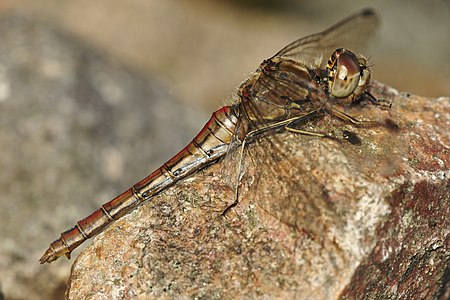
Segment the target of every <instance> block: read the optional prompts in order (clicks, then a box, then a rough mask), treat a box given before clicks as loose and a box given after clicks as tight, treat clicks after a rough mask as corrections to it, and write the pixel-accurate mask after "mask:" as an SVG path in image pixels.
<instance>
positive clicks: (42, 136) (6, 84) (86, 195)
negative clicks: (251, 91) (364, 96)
mask: <svg viewBox="0 0 450 300" xmlns="http://www.w3.org/2000/svg"><path fill="white" fill-rule="evenodd" d="M364 7H374V8H375V9H376V10H377V12H378V13H379V14H380V16H381V18H382V28H381V32H380V35H379V38H378V40H377V41H376V44H375V45H376V47H375V48H374V49H373V50H372V52H371V53H372V56H371V58H370V62H371V64H373V65H374V67H373V78H375V79H376V80H378V81H381V82H383V83H385V84H387V85H390V86H393V87H394V88H397V89H398V90H400V91H407V92H410V93H413V94H418V95H423V96H429V97H436V96H445V95H446V96H448V95H450V59H449V58H450V43H449V36H450V3H449V1H443V0H440V1H438V0H431V1H395V2H394V1H387V0H383V1H376V3H372V2H371V1H358V2H355V1H345V0H343V1H339V2H338V3H337V2H336V1H331V0H329V1H325V0H324V1H314V3H312V1H293V0H283V1H280V0H278V1H275V0H274V1H270V0H259V1H257V0H243V1H238V0H235V1H226V2H225V1H220V2H219V1H207V0H190V1H181V0H178V1H175V0H166V1H156V0H153V1H149V0H128V1H112V0H97V1H87V0H72V1H52V0H42V1H39V2H38V1H32V0H23V1H20V0H19V1H18V0H15V1H12V0H11V1H8V0H3V1H1V2H0V126H1V127H0V168H1V172H0V187H1V193H0V299H2V297H4V298H5V299H61V298H62V297H63V293H64V290H65V288H66V282H67V279H68V276H69V274H70V266H71V263H72V262H73V260H71V261H68V260H67V259H65V258H62V259H60V261H57V262H55V263H53V264H51V265H43V266H41V265H39V263H38V259H39V257H40V256H41V255H42V253H43V252H44V251H45V249H46V247H47V246H48V244H49V243H50V242H51V241H53V240H54V239H56V238H57V237H58V236H59V233H60V232H61V231H63V230H66V229H68V228H69V227H71V226H73V224H75V222H76V221H77V220H78V219H80V218H82V217H84V216H86V215H87V214H89V213H90V212H91V211H92V210H94V209H96V208H97V207H98V206H99V205H100V204H102V203H104V202H106V201H108V200H110V199H111V198H113V197H114V196H115V195H117V194H118V193H120V192H121V191H123V190H125V189H126V188H128V187H129V186H130V185H132V184H133V183H135V182H137V181H139V180H140V179H142V178H143V177H145V176H146V175H147V174H149V173H150V172H151V171H153V169H155V168H157V167H158V166H159V165H160V164H161V163H163V162H164V161H165V160H167V159H168V158H170V157H171V156H172V155H173V154H175V153H176V152H177V151H178V150H180V149H181V148H182V147H183V146H184V145H185V144H186V143H187V142H189V141H190V139H191V138H192V137H193V136H194V135H195V134H196V133H197V131H198V130H199V129H200V128H201V127H202V125H203V124H204V123H205V122H206V121H207V120H208V118H209V116H210V114H211V113H212V112H213V111H214V110H216V109H217V108H219V107H221V106H223V105H224V104H226V103H227V100H230V99H231V98H232V97H233V93H234V91H235V90H236V88H237V87H238V86H239V84H240V83H241V82H242V81H243V80H244V79H246V78H247V76H248V75H249V74H250V73H251V72H253V71H254V70H255V69H256V68H257V67H258V65H259V63H260V62H261V61H262V60H263V59H265V58H267V57H270V56H271V55H273V54H274V53H275V52H277V51H278V50H279V49H281V48H282V47H283V46H285V45H286V44H288V43H290V42H291V41H293V40H295V39H297V38H299V37H302V36H304V35H307V34H311V33H315V32H319V31H321V30H323V29H325V28H327V27H328V26H330V25H332V24H334V23H335V22H337V21H339V20H340V19H342V18H344V17H346V16H348V15H349V14H351V13H354V12H356V11H358V10H360V9H362V8H364ZM78 253H79V252H77V251H75V253H74V256H76V255H77V254H78Z"/></svg>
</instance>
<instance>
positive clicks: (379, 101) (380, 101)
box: [364, 91, 392, 108]
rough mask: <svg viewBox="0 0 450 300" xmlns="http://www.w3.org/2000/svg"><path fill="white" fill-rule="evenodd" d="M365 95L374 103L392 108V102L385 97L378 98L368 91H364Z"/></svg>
mask: <svg viewBox="0 0 450 300" xmlns="http://www.w3.org/2000/svg"><path fill="white" fill-rule="evenodd" d="M364 96H366V97H368V98H369V100H370V102H372V103H373V104H374V105H377V106H381V107H385V108H391V107H392V102H391V101H389V100H385V99H378V98H376V97H375V96H374V95H372V94H371V93H369V92H368V91H365V92H364Z"/></svg>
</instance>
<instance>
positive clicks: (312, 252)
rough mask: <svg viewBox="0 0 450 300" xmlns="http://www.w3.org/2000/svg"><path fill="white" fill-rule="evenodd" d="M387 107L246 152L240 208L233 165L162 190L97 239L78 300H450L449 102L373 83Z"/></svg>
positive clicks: (83, 260) (79, 276)
mask: <svg viewBox="0 0 450 300" xmlns="http://www.w3.org/2000/svg"><path fill="white" fill-rule="evenodd" d="M372 92H373V93H374V95H375V96H377V97H379V98H385V99H389V100H391V101H392V102H393V106H392V108H391V109H390V110H385V109H381V108H380V107H376V106H373V105H371V104H370V103H366V102H362V103H360V104H357V105H353V106H351V107H346V108H345V109H346V111H347V112H348V113H349V114H351V115H353V116H358V118H361V119H372V120H373V119H375V120H378V121H380V122H382V123H383V124H384V125H383V126H376V127H371V128H358V127H356V126H352V125H349V124H344V123H343V122H341V121H340V120H336V119H335V118H331V117H328V116H327V117H324V118H323V119H320V120H317V121H313V122H312V123H310V124H309V125H308V126H311V128H313V129H314V130H316V131H322V132H331V133H333V134H334V135H335V136H336V137H338V138H339V141H336V140H331V139H319V138H314V137H307V136H301V135H295V134H290V133H282V134H277V135H273V136H270V137H268V138H263V139H261V140H258V141H257V142H256V143H254V144H251V145H249V148H248V153H247V155H246V159H245V163H244V169H245V173H244V175H243V178H242V181H241V186H240V190H239V191H240V198H239V199H240V201H239V204H238V205H237V206H236V207H234V208H233V209H232V210H231V211H229V213H228V214H227V215H226V217H222V216H221V213H222V211H223V210H224V209H225V208H226V207H227V206H228V205H229V204H230V203H232V202H233V194H234V191H233V189H232V188H231V187H230V184H229V181H228V178H229V176H226V174H227V173H229V172H231V173H232V172H233V170H232V169H234V168H235V167H236V166H235V165H234V167H233V164H232V163H230V162H233V160H232V159H231V160H230V159H226V160H225V161H223V162H221V163H218V164H215V165H213V166H211V167H209V168H206V169H204V170H203V171H201V172H198V173H197V174H194V175H193V176H191V177H190V178H188V179H185V180H182V181H181V182H179V184H177V185H175V186H174V187H172V188H170V189H168V190H166V191H164V192H163V193H161V194H160V195H158V196H156V197H154V198H153V199H151V201H149V202H147V203H145V204H144V205H142V206H141V207H139V208H138V209H136V210H135V211H133V212H132V213H130V214H129V215H126V216H124V217H123V218H121V219H120V220H119V221H117V222H115V223H114V224H112V225H111V226H110V227H109V228H107V230H105V231H104V232H103V233H102V234H100V235H99V236H97V237H96V238H95V239H94V241H93V243H92V245H90V246H89V247H88V248H86V249H85V250H84V251H83V252H82V253H81V254H80V256H79V257H78V258H77V260H76V262H75V263H74V265H73V268H72V273H71V276H70V281H69V289H68V291H67V297H68V298H69V299H111V298H112V299H156V298H164V299H193V298H197V299H255V298H256V299H274V298H277V299H338V298H341V299H355V298H356V299H367V298H369V299H386V298H391V299H397V298H402V299H417V298H427V299H436V298H439V299H446V298H448V296H449V293H450V287H449V283H448V267H449V261H450V245H449V233H450V219H449V218H448V216H449V215H450V199H449V198H450V182H449V176H450V171H449V167H450V155H449V145H450V136H449V131H448V128H449V125H450V124H449V123H450V100H449V98H446V97H441V98H437V99H427V98H423V97H418V96H413V95H408V94H404V93H398V92H397V91H396V90H394V89H392V88H389V87H387V86H384V85H382V84H378V83H374V85H373V86H372Z"/></svg>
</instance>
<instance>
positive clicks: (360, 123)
mask: <svg viewBox="0 0 450 300" xmlns="http://www.w3.org/2000/svg"><path fill="white" fill-rule="evenodd" d="M326 109H327V111H328V112H329V113H331V114H332V115H333V116H335V117H338V118H339V119H341V120H344V121H347V122H350V123H352V124H355V125H358V126H377V125H380V123H379V122H376V121H364V120H358V119H355V118H354V117H352V116H350V115H348V114H346V113H344V112H342V111H340V110H339V109H337V108H334V107H332V106H329V107H326Z"/></svg>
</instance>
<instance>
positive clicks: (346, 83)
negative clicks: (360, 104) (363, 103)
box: [327, 48, 370, 100]
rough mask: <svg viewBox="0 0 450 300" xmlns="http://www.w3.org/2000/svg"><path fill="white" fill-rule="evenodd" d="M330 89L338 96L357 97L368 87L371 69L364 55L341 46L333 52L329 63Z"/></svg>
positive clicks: (333, 94)
mask: <svg viewBox="0 0 450 300" xmlns="http://www.w3.org/2000/svg"><path fill="white" fill-rule="evenodd" d="M327 70H328V79H327V80H328V90H329V93H330V94H331V96H333V97H336V98H345V97H350V99H351V100H354V99H356V98H357V97H358V96H359V95H361V94H362V93H363V92H364V90H365V89H366V87H367V85H368V83H369V80H370V71H369V70H368V68H367V67H366V59H365V58H364V57H360V58H357V57H356V55H355V54H354V53H353V52H351V51H349V50H346V49H343V48H340V49H337V50H336V51H334V52H333V54H332V55H331V58H330V59H329V61H328V65H327Z"/></svg>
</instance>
